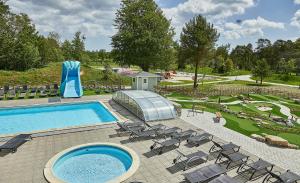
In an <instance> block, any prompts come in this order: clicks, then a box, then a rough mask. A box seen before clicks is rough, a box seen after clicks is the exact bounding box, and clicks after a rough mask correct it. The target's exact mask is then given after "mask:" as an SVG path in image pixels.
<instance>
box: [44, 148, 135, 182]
mask: <svg viewBox="0 0 300 183" xmlns="http://www.w3.org/2000/svg"><path fill="white" fill-rule="evenodd" d="M138 166H139V158H138V155H137V154H136V153H135V152H134V151H133V150H131V149H129V148H127V147H125V146H122V145H119V144H112V143H90V144H84V145H80V146H75V147H71V148H69V149H66V150H64V151H62V152H60V153H58V154H57V155H55V156H54V157H53V158H51V159H50V160H49V161H48V163H47V164H46V166H45V168H44V175H45V177H46V179H47V181H48V182H50V183H62V182H68V183H102V182H121V181H124V180H126V179H127V178H129V177H130V176H131V175H133V174H134V173H135V171H136V170H137V168H138Z"/></svg>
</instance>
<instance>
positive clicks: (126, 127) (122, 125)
mask: <svg viewBox="0 0 300 183" xmlns="http://www.w3.org/2000/svg"><path fill="white" fill-rule="evenodd" d="M117 125H118V126H119V127H120V129H121V130H125V131H129V128H133V127H141V130H142V129H144V128H145V124H144V123H143V122H134V123H130V122H123V123H120V122H117Z"/></svg>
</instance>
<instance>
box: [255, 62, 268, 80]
mask: <svg viewBox="0 0 300 183" xmlns="http://www.w3.org/2000/svg"><path fill="white" fill-rule="evenodd" d="M252 74H253V76H254V77H259V78H260V84H261V85H262V83H263V79H264V78H265V77H267V76H269V74H270V66H269V64H268V63H267V61H266V60H265V59H261V60H258V61H257V62H256V64H255V66H254V68H253V70H252Z"/></svg>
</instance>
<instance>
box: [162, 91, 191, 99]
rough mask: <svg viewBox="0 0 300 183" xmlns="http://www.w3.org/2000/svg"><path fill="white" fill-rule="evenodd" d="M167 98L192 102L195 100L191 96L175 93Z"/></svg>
mask: <svg viewBox="0 0 300 183" xmlns="http://www.w3.org/2000/svg"><path fill="white" fill-rule="evenodd" d="M167 97H170V98H176V99H179V100H192V99H193V98H192V97H190V96H187V95H183V94H181V93H176V92H173V93H171V94H169V95H167Z"/></svg>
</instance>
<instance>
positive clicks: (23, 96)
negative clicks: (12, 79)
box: [18, 92, 26, 99]
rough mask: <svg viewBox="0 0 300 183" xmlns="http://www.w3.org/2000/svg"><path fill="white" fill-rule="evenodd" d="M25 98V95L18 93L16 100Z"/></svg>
mask: <svg viewBox="0 0 300 183" xmlns="http://www.w3.org/2000/svg"><path fill="white" fill-rule="evenodd" d="M25 97H26V93H24V92H20V93H19V95H18V99H24V98H25Z"/></svg>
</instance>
